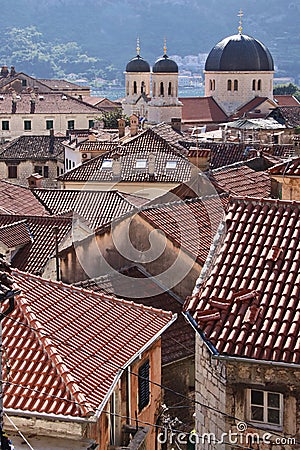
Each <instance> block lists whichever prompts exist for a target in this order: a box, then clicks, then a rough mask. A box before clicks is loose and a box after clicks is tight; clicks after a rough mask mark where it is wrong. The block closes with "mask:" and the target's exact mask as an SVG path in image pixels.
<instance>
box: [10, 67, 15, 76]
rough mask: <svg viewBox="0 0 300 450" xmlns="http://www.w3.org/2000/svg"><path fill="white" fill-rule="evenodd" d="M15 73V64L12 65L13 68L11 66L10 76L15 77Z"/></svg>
mask: <svg viewBox="0 0 300 450" xmlns="http://www.w3.org/2000/svg"><path fill="white" fill-rule="evenodd" d="M15 75H16V70H15V68H14V66H11V68H10V76H11V77H14V76H15Z"/></svg>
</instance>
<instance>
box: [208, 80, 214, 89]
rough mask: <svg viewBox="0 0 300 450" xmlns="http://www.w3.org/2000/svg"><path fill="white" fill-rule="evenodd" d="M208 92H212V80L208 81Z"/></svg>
mask: <svg viewBox="0 0 300 450" xmlns="http://www.w3.org/2000/svg"><path fill="white" fill-rule="evenodd" d="M209 90H210V91H212V90H213V82H212V80H209Z"/></svg>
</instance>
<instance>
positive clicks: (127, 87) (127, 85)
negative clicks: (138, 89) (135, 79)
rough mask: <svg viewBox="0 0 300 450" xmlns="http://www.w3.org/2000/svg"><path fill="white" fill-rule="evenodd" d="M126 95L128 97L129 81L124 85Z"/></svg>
mask: <svg viewBox="0 0 300 450" xmlns="http://www.w3.org/2000/svg"><path fill="white" fill-rule="evenodd" d="M126 95H129V81H127V83H126Z"/></svg>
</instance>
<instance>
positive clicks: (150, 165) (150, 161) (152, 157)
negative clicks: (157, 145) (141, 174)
mask: <svg viewBox="0 0 300 450" xmlns="http://www.w3.org/2000/svg"><path fill="white" fill-rule="evenodd" d="M148 171H149V175H150V176H154V173H155V155H154V153H149V156H148Z"/></svg>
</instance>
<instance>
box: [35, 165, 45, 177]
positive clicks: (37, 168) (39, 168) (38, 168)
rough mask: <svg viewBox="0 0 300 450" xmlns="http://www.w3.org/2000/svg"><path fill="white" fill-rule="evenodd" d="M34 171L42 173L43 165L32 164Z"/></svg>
mask: <svg viewBox="0 0 300 450" xmlns="http://www.w3.org/2000/svg"><path fill="white" fill-rule="evenodd" d="M34 173H38V174H39V175H43V167H42V166H34Z"/></svg>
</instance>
